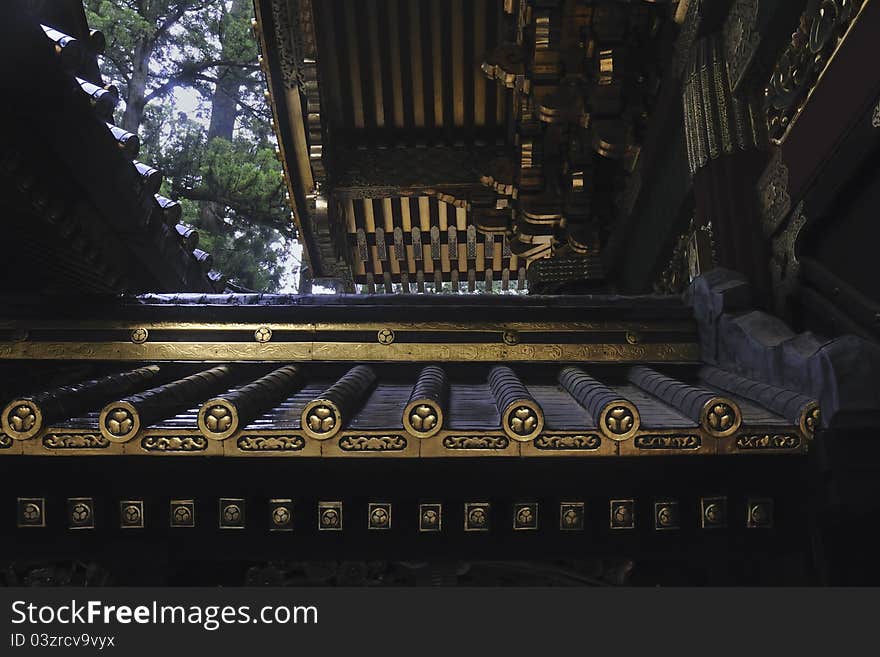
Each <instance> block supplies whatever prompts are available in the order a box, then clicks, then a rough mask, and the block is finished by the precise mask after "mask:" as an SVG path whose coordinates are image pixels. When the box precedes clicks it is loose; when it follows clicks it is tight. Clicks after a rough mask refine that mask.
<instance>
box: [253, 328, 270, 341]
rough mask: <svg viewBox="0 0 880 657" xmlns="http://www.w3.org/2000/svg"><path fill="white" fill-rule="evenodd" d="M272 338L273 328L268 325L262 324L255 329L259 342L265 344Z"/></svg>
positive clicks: (255, 337)
mask: <svg viewBox="0 0 880 657" xmlns="http://www.w3.org/2000/svg"><path fill="white" fill-rule="evenodd" d="M271 339H272V329H270V328H269V327H268V326H261V327H260V328H258V329H257V330H256V331H254V340H256V341H257V342H259V343H261V344H264V343H266V342H269V340H271Z"/></svg>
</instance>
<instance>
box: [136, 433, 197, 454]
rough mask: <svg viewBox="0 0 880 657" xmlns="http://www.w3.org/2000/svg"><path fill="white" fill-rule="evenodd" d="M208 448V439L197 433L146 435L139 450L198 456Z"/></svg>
mask: <svg viewBox="0 0 880 657" xmlns="http://www.w3.org/2000/svg"><path fill="white" fill-rule="evenodd" d="M208 446H209V445H208V439H207V438H205V437H204V436H202V435H200V434H198V433H190V434H187V433H183V432H177V433H175V434H173V435H160V434H147V435H144V436H143V438H141V440H140V449H141V450H143V451H144V452H147V453H156V454H199V453H202V452H206V451H207V449H208ZM126 453H129V452H127V451H126Z"/></svg>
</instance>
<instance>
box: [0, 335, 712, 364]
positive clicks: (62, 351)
mask: <svg viewBox="0 0 880 657" xmlns="http://www.w3.org/2000/svg"><path fill="white" fill-rule="evenodd" d="M135 347H136V348H135ZM8 359H14V360H129V361H165V360H198V361H202V362H218V361H219V362H229V361H285V362H292V361H308V360H317V361H350V360H353V361H360V362H382V361H397V362H401V361H404V362H410V361H438V362H464V361H474V362H503V361H533V362H559V361H581V362H620V363H645V362H696V361H698V360H699V347H698V345H697V344H695V343H670V344H657V343H653V344H636V345H630V344H611V343H595V344H565V343H561V344H518V345H512V346H511V345H501V344H496V345H492V344H485V343H405V342H401V341H399V340H398V341H396V342H394V343H393V344H390V345H380V344H377V343H372V344H370V343H354V342H287V343H282V342H272V343H269V344H257V343H250V344H248V343H218V342H205V343H193V342H148V343H146V344H143V345H133V344H131V343H123V342H95V343H89V342H86V343H81V342H51V343H49V342H24V343H0V360H8Z"/></svg>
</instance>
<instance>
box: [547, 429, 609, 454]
mask: <svg viewBox="0 0 880 657" xmlns="http://www.w3.org/2000/svg"><path fill="white" fill-rule="evenodd" d="M601 445H602V439H601V438H600V437H599V436H598V435H596V434H594V433H588V434H583V435H580V436H552V435H546V434H543V435H540V436H538V437H537V438H536V439H535V447H536V448H537V449H541V450H554V449H582V450H595V449H599V447H600V446H601Z"/></svg>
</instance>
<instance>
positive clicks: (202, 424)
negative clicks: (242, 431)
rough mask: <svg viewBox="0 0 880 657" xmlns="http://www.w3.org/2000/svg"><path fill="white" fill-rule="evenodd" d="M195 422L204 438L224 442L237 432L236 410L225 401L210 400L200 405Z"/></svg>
mask: <svg viewBox="0 0 880 657" xmlns="http://www.w3.org/2000/svg"><path fill="white" fill-rule="evenodd" d="M197 422H198V427H199V431H201V432H202V434H203V435H204V436H205V437H206V438H210V439H211V440H226V439H227V438H229V437H230V436H232V435H233V434H234V433H235V432H236V431H238V409H237V408H236V407H235V404H233V403H231V402H229V401H227V400H226V399H222V398H219V397H218V398H215V399H211V400H208V401H206V402H205V403H204V404H202V406H201V408H200V409H199V414H198V420H197Z"/></svg>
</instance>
